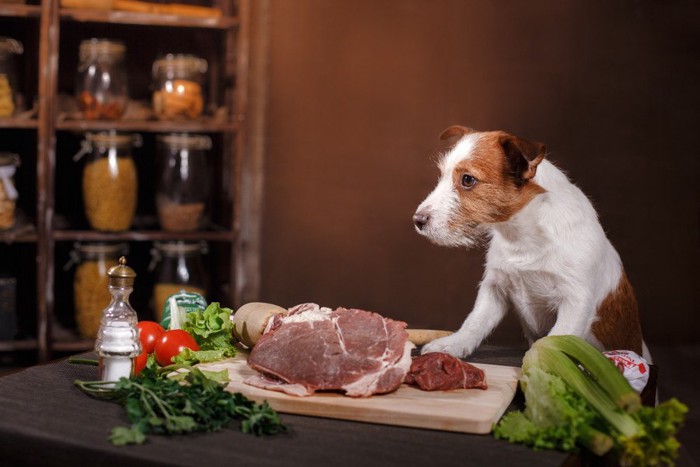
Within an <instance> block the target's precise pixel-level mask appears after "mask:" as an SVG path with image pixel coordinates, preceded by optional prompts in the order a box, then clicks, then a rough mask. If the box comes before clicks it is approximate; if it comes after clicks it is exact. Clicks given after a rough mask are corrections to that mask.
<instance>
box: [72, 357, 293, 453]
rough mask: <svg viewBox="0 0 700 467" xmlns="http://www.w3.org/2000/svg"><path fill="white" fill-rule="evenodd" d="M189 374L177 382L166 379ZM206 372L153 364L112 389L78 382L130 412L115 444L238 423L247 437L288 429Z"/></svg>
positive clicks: (274, 414)
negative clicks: (174, 372)
mask: <svg viewBox="0 0 700 467" xmlns="http://www.w3.org/2000/svg"><path fill="white" fill-rule="evenodd" d="M183 368H184V369H185V370H186V371H184V372H180V373H177V374H176V377H174V378H168V377H167V376H166V375H167V374H169V373H172V372H173V371H174V370H177V369H183ZM221 376H222V375H220V374H216V375H212V376H211V377H210V376H209V375H207V374H206V372H203V371H202V370H200V369H198V368H194V367H189V366H183V365H171V366H169V367H165V368H158V367H157V366H156V365H155V364H154V362H153V361H152V360H151V362H149V364H148V365H147V367H146V368H145V369H144V370H143V371H142V372H141V374H140V375H139V376H137V377H135V378H132V379H126V378H121V379H120V380H119V382H117V383H116V385H115V386H114V388H113V389H105V385H106V382H102V381H93V382H84V381H76V382H75V384H76V385H77V386H78V387H79V388H80V389H81V390H82V391H84V392H86V393H88V394H91V395H93V396H95V397H99V398H105V399H112V400H116V401H118V402H119V403H121V404H123V405H124V407H125V408H126V414H127V417H128V418H129V421H130V422H131V426H130V427H124V426H118V427H115V428H114V429H113V430H112V433H111V435H110V437H109V439H110V441H111V442H112V443H113V444H115V445H125V444H141V443H143V442H144V441H145V440H146V435H147V434H157V435H166V434H167V435H177V434H185V433H190V432H195V431H204V432H207V431H218V430H220V429H222V428H224V427H226V426H228V425H229V424H230V422H232V421H233V420H238V421H240V422H241V430H242V431H243V432H244V433H251V434H254V435H274V434H278V433H283V432H285V431H286V427H285V425H284V424H282V422H281V420H280V418H279V415H278V414H277V412H275V411H274V410H273V409H272V408H270V406H269V405H268V404H267V401H265V402H263V403H262V404H256V403H255V402H254V401H252V400H250V399H248V398H247V397H245V396H244V395H243V394H241V393H230V392H228V391H226V390H225V389H224V387H225V383H224V384H222V383H221V382H219V381H217V380H220V379H221Z"/></svg>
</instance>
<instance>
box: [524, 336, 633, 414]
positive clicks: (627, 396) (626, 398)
mask: <svg viewBox="0 0 700 467" xmlns="http://www.w3.org/2000/svg"><path fill="white" fill-rule="evenodd" d="M534 345H535V346H537V347H547V348H550V349H552V350H558V351H560V352H564V353H565V354H566V355H568V356H569V357H570V358H572V359H573V360H574V362H575V363H578V364H580V365H581V366H582V367H583V368H584V369H585V371H586V372H587V373H588V375H589V377H590V378H592V379H593V380H594V381H596V382H597V383H598V384H599V385H600V387H601V388H602V389H603V390H604V391H605V392H607V393H608V395H609V396H610V398H611V399H612V400H613V402H614V403H615V405H617V406H618V407H620V408H622V409H624V410H625V411H627V412H630V413H632V412H635V411H637V410H638V409H639V408H640V407H641V406H642V400H641V398H640V397H639V394H638V393H637V391H635V390H634V389H633V388H632V386H630V384H629V382H628V381H627V380H626V379H625V377H624V376H623V375H622V373H621V372H620V370H618V369H617V368H616V367H615V365H614V364H613V363H612V362H611V361H610V360H609V359H608V358H607V357H605V355H603V354H602V353H601V352H600V351H598V349H596V348H595V347H593V346H592V345H591V344H589V343H588V342H586V341H584V340H583V339H581V338H580V337H577V336H571V335H569V336H548V337H546V338H543V339H540V340H539V341H537V342H536V343H535V344H534Z"/></svg>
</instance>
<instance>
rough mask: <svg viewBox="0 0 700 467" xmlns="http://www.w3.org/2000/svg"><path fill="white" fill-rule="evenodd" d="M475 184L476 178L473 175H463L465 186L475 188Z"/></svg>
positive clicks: (463, 184)
mask: <svg viewBox="0 0 700 467" xmlns="http://www.w3.org/2000/svg"><path fill="white" fill-rule="evenodd" d="M474 185H476V178H474V177H472V176H471V175H469V174H464V175H462V186H463V187H464V188H467V189H469V188H474Z"/></svg>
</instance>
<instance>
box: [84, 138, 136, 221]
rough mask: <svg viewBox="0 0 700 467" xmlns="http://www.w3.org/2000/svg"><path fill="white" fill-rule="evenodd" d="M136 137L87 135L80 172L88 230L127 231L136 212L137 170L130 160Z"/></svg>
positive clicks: (131, 159)
mask: <svg viewBox="0 0 700 467" xmlns="http://www.w3.org/2000/svg"><path fill="white" fill-rule="evenodd" d="M140 141H141V140H140V137H139V136H138V135H130V134H117V133H98V134H93V133H88V134H87V135H86V137H85V140H84V141H83V148H82V150H81V153H86V154H87V156H86V161H85V167H84V168H83V204H84V205H85V216H86V217H87V220H88V223H89V224H90V227H91V228H93V229H95V230H102V231H112V232H118V231H123V230H128V229H129V228H130V227H131V223H132V221H133V219H134V213H135V212H136V196H137V190H138V180H137V170H136V164H135V163H134V159H133V158H132V155H131V153H132V149H133V146H134V145H136V146H138V145H140Z"/></svg>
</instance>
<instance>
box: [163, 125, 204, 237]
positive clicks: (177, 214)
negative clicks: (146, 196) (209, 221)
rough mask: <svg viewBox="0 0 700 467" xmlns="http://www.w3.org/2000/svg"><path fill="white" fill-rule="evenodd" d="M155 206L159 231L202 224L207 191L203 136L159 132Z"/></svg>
mask: <svg viewBox="0 0 700 467" xmlns="http://www.w3.org/2000/svg"><path fill="white" fill-rule="evenodd" d="M156 139H157V141H158V168H159V171H158V178H157V181H156V208H157V211H158V220H159V221H160V225H161V228H162V229H163V230H174V231H192V230H197V229H198V228H200V227H202V224H203V219H204V212H205V207H206V202H207V197H208V194H209V173H208V170H209V169H208V164H207V157H206V155H207V151H208V150H209V149H211V139H210V138H209V137H208V136H203V135H188V134H171V135H159V136H158V137H157V138H156Z"/></svg>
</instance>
